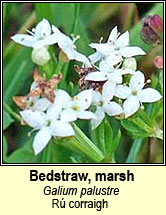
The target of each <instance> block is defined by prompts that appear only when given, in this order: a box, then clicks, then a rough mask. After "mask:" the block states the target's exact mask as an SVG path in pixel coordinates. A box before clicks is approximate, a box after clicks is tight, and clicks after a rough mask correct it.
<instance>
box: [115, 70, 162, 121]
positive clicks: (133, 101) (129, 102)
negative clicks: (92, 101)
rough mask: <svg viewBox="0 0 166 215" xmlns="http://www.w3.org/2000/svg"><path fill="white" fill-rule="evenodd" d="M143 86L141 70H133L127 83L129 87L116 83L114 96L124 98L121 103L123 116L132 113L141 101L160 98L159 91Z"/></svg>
mask: <svg viewBox="0 0 166 215" xmlns="http://www.w3.org/2000/svg"><path fill="white" fill-rule="evenodd" d="M144 86H145V76H144V74H143V73H142V72H140V71H137V72H135V73H134V74H133V75H132V77H131V79H130V83H129V87H128V86H125V85H117V86H116V89H115V96H116V97H118V98H121V99H126V100H125V102H124V104H123V109H124V113H125V118H127V117H129V116H131V115H133V114H134V113H135V112H136V111H137V110H138V109H139V107H140V104H141V103H143V102H145V103H146V102H147V103H149V102H150V103H151V102H156V101H158V100H160V99H161V98H162V96H161V95H160V93H159V92H158V91H157V90H155V89H153V88H146V89H143V87H144Z"/></svg>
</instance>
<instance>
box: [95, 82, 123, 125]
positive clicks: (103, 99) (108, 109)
mask: <svg viewBox="0 0 166 215" xmlns="http://www.w3.org/2000/svg"><path fill="white" fill-rule="evenodd" d="M114 89H115V83H114V82H111V83H110V82H108V81H107V82H106V83H105V84H104V85H103V92H102V94H100V93H99V92H98V91H93V104H94V105H95V106H96V112H95V115H96V119H92V120H91V127H92V129H95V128H97V127H98V126H99V125H100V123H101V122H102V120H103V119H104V117H105V113H107V114H108V115H109V116H116V115H119V114H122V113H123V110H122V108H121V106H120V105H119V104H118V103H116V102H114V101H111V99H112V98H113V96H114Z"/></svg>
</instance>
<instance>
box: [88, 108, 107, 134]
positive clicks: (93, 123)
mask: <svg viewBox="0 0 166 215" xmlns="http://www.w3.org/2000/svg"><path fill="white" fill-rule="evenodd" d="M95 116H96V119H92V120H91V128H92V130H93V129H96V128H97V127H98V126H99V125H100V123H101V122H102V121H103V119H104V117H105V113H104V111H103V109H102V108H101V107H97V110H96V112H95Z"/></svg>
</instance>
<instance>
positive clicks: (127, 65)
mask: <svg viewBox="0 0 166 215" xmlns="http://www.w3.org/2000/svg"><path fill="white" fill-rule="evenodd" d="M122 68H124V69H132V70H134V71H135V70H136V69H137V61H136V59H135V58H134V57H131V58H126V59H125V60H124V62H123V65H122Z"/></svg>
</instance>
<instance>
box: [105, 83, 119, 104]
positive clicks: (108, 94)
mask: <svg viewBox="0 0 166 215" xmlns="http://www.w3.org/2000/svg"><path fill="white" fill-rule="evenodd" d="M115 88H116V83H115V82H112V81H107V82H106V83H105V84H104V85H103V93H102V96H103V101H110V100H111V99H112V98H113V96H114V93H115Z"/></svg>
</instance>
